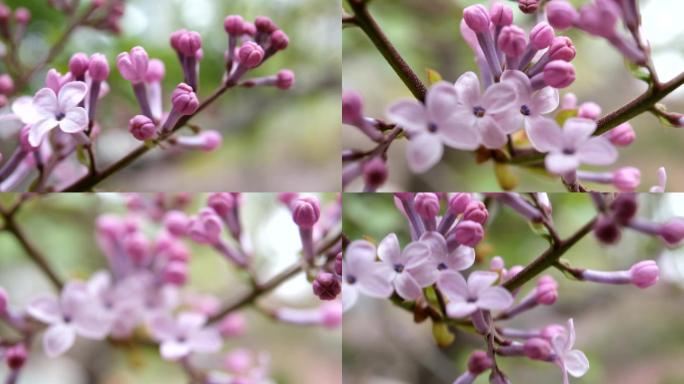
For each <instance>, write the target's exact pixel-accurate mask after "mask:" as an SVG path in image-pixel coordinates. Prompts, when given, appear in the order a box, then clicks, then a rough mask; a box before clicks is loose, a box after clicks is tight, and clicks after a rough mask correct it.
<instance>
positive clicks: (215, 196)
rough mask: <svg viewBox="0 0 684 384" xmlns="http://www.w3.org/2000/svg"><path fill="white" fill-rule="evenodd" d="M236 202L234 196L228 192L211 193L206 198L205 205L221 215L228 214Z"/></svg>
mask: <svg viewBox="0 0 684 384" xmlns="http://www.w3.org/2000/svg"><path fill="white" fill-rule="evenodd" d="M236 204H237V202H236V201H235V197H234V196H233V195H232V194H230V193H228V192H218V193H212V194H211V195H210V196H209V199H208V200H207V205H208V206H209V207H211V209H213V210H214V211H216V213H218V215H219V216H221V217H226V216H228V215H229V214H230V213H231V212H232V211H233V209H234V208H235V205H236Z"/></svg>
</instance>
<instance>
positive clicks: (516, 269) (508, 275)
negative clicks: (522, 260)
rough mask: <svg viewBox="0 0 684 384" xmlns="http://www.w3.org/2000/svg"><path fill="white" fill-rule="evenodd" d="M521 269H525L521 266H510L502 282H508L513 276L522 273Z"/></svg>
mask: <svg viewBox="0 0 684 384" xmlns="http://www.w3.org/2000/svg"><path fill="white" fill-rule="evenodd" d="M523 269H525V267H523V266H522V265H514V266H512V267H511V268H510V269H509V270H508V271H506V274H505V275H504V278H503V280H504V281H508V280H510V279H512V278H514V277H515V275H517V274H518V273H520V272H522V270H523Z"/></svg>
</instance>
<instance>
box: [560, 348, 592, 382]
mask: <svg viewBox="0 0 684 384" xmlns="http://www.w3.org/2000/svg"><path fill="white" fill-rule="evenodd" d="M563 361H564V362H565V369H567V371H568V373H569V374H571V375H572V376H574V377H582V376H584V374H585V373H587V371H588V370H589V359H587V356H586V355H585V354H584V352H582V351H580V350H577V349H574V350H572V351H569V352H568V353H566V354H565V356H564V357H563Z"/></svg>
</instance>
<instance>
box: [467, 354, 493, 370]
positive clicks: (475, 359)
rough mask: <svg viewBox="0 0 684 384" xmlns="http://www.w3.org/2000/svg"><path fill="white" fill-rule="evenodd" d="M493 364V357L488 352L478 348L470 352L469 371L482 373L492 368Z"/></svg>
mask: <svg viewBox="0 0 684 384" xmlns="http://www.w3.org/2000/svg"><path fill="white" fill-rule="evenodd" d="M492 365H493V362H492V359H490V358H489V356H488V355H487V352H485V351H480V350H476V351H473V352H472V353H471V354H470V357H469V358H468V372H470V373H472V374H473V375H480V374H482V373H483V372H485V371H487V370H488V369H490V368H491V367H492Z"/></svg>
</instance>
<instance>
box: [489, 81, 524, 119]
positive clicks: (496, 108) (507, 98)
mask: <svg viewBox="0 0 684 384" xmlns="http://www.w3.org/2000/svg"><path fill="white" fill-rule="evenodd" d="M517 97H518V95H517V94H516V92H515V87H513V85H511V84H508V83H498V84H493V85H490V86H489V88H487V90H486V91H485V93H484V95H482V100H481V101H480V102H481V103H482V107H483V108H484V109H485V110H486V111H487V114H496V113H502V112H504V111H506V110H508V109H511V108H513V107H514V106H515V105H516V103H517Z"/></svg>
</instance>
